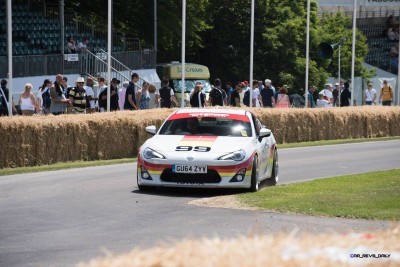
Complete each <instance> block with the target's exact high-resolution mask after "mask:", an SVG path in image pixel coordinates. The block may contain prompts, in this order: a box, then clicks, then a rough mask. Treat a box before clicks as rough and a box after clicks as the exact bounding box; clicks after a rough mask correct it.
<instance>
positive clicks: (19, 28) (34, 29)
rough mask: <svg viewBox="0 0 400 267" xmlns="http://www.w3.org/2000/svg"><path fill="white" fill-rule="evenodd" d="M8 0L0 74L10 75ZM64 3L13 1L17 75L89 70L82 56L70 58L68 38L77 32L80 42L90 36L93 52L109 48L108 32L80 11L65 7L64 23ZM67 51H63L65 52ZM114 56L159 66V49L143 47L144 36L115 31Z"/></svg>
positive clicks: (0, 35) (0, 15)
mask: <svg viewBox="0 0 400 267" xmlns="http://www.w3.org/2000/svg"><path fill="white" fill-rule="evenodd" d="M5 2H6V1H4V0H3V1H1V0H0V7H2V8H0V25H1V26H0V77H7V72H8V70H7V62H8V58H7V13H6V8H5V6H6V3H5ZM60 14H61V11H60V6H59V5H58V4H57V5H54V4H48V3H46V1H43V0H37V1H29V0H16V1H12V53H13V76H14V77H29V76H39V75H54V74H57V73H64V74H68V73H81V74H82V73H85V74H86V71H87V70H83V68H84V66H83V64H82V62H81V60H79V61H76V62H69V61H67V60H65V59H64V57H63V54H66V53H67V52H68V50H67V47H66V42H67V38H68V37H69V36H73V37H74V38H75V40H76V41H77V44H78V42H79V41H80V40H82V38H84V37H88V38H89V44H88V48H89V50H90V51H91V52H93V53H97V52H98V51H104V50H107V33H106V32H105V31H100V30H98V29H96V28H95V27H94V26H93V24H91V23H90V22H89V23H87V24H84V23H82V22H80V21H79V20H78V19H77V17H78V16H77V14H75V13H73V12H72V11H65V14H64V20H63V22H64V27H63V26H62V23H61V18H60ZM62 52H63V53H62ZM112 56H113V57H115V58H117V59H118V60H119V61H120V62H122V63H123V64H125V65H126V66H128V67H129V68H130V69H147V68H155V65H156V53H155V51H153V50H149V49H142V47H141V46H140V40H139V39H138V38H135V37H128V36H125V35H123V34H120V33H116V32H115V33H114V34H113V46H112Z"/></svg>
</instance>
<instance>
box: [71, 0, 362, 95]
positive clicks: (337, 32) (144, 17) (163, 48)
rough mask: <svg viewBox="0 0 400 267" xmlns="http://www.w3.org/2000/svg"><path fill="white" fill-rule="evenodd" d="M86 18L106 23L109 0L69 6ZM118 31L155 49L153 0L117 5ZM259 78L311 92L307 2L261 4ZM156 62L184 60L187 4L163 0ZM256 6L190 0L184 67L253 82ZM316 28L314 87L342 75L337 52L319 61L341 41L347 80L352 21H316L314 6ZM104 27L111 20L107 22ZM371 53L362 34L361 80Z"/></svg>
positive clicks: (237, 0) (262, 0) (240, 0)
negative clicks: (327, 47)
mask: <svg viewBox="0 0 400 267" xmlns="http://www.w3.org/2000/svg"><path fill="white" fill-rule="evenodd" d="M66 2H67V3H68V5H70V6H74V5H75V7H77V5H79V8H76V9H77V10H79V11H80V12H84V14H90V13H95V14H98V15H100V16H101V17H103V18H105V17H106V14H107V9H106V8H104V7H106V6H107V2H106V1H105V0H92V1H90V2H85V1H76V0H75V1H66ZM113 2H114V16H113V18H114V19H113V21H114V28H118V29H119V30H122V31H125V32H126V33H128V34H135V35H137V36H138V37H139V38H140V39H141V40H142V47H152V45H153V40H154V35H153V1H150V0H148V1H140V0H130V1H127V0H114V1H113ZM255 4H256V6H255V35H254V36H255V39H254V40H255V43H254V78H255V79H259V80H263V79H265V78H270V79H271V80H272V81H273V83H274V84H275V85H277V86H281V85H282V84H288V85H289V86H290V87H291V88H294V89H302V88H304V86H305V82H304V80H305V62H306V61H305V58H306V17H307V14H306V5H307V1H306V0H299V1H291V0H257V1H255ZM157 5H158V8H157V10H158V11H157V15H158V16H157V17H158V60H157V61H158V62H170V61H171V60H181V32H182V28H181V26H182V23H181V21H182V1H180V0H157ZM250 7H251V1H250V0H197V1H193V0H187V11H186V13H187V22H186V23H187V24H186V25H187V28H186V61H187V62H194V63H200V64H204V65H207V66H209V68H210V71H211V75H212V78H216V77H219V78H221V79H222V80H223V81H226V80H230V81H232V82H235V81H238V80H245V79H246V80H247V79H248V77H249V62H250V60H249V54H250V18H251V14H250ZM311 9H312V11H311V23H310V26H311V27H310V65H309V66H310V76H309V83H310V84H315V85H317V86H321V85H322V84H323V83H324V82H325V81H326V78H327V77H329V76H337V70H338V66H337V63H338V58H337V57H338V55H337V54H338V53H337V49H336V50H335V52H334V56H333V58H332V59H329V60H322V59H321V58H320V57H319V55H318V45H319V44H320V43H321V42H327V43H332V44H333V43H336V42H339V41H340V40H341V39H342V38H346V39H347V42H346V43H344V44H343V45H342V46H341V63H342V64H341V77H343V78H346V79H349V78H350V69H351V39H352V29H351V26H352V25H351V24H352V23H351V18H348V17H346V16H344V15H342V14H334V15H327V16H323V17H318V15H317V6H316V3H314V2H312V8H311ZM103 23H104V24H106V20H104V21H103ZM366 53H367V44H366V39H365V37H364V36H363V35H362V34H361V33H360V32H357V46H356V66H355V75H356V76H360V75H361V76H365V75H367V72H366V70H365V69H364V68H363V67H362V65H361V63H362V62H363V60H364V58H365V56H366Z"/></svg>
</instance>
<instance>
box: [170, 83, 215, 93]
mask: <svg viewBox="0 0 400 267" xmlns="http://www.w3.org/2000/svg"><path fill="white" fill-rule="evenodd" d="M197 82H200V83H201V85H202V86H203V92H204V93H209V92H210V91H211V85H210V82H209V81H208V80H185V92H186V93H189V92H190V91H191V90H192V89H193V88H194V87H195V85H196V83H197ZM173 88H174V90H175V92H176V93H180V92H182V80H173Z"/></svg>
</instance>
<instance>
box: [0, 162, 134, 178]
mask: <svg viewBox="0 0 400 267" xmlns="http://www.w3.org/2000/svg"><path fill="white" fill-rule="evenodd" d="M136 160H137V158H124V159H109V160H95V161H70V162H59V163H54V164H52V165H42V166H33V167H19V168H6V169H0V176H3V175H12V174H21V173H32V172H44V171H55V170H64V169H72V168H84V167H94V166H104V165H113V164H122V163H133V162H135V161H136Z"/></svg>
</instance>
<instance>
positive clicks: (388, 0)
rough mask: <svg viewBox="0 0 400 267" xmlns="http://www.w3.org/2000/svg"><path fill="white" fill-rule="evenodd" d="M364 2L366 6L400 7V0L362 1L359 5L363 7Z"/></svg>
mask: <svg viewBox="0 0 400 267" xmlns="http://www.w3.org/2000/svg"><path fill="white" fill-rule="evenodd" d="M362 2H365V4H364V5H365V6H392V7H399V6H400V0H363V1H362V0H361V1H359V4H360V5H362Z"/></svg>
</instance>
